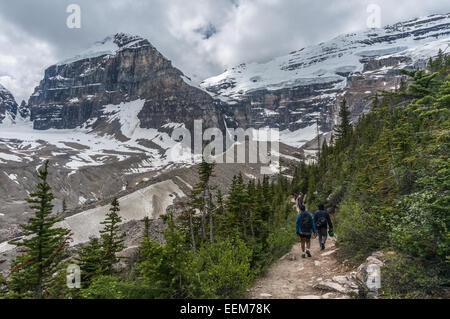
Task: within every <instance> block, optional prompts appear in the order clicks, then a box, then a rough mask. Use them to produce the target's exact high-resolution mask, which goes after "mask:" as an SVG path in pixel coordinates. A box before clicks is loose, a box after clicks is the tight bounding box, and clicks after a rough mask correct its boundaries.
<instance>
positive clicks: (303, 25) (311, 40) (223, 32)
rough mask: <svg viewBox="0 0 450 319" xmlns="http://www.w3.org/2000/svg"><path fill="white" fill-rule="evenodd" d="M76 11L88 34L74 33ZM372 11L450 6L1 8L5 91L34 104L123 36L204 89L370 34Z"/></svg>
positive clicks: (86, 4) (389, 15)
mask: <svg viewBox="0 0 450 319" xmlns="http://www.w3.org/2000/svg"><path fill="white" fill-rule="evenodd" d="M71 3H76V4H78V5H80V6H81V17H82V28H81V29H69V28H67V26H66V19H67V16H68V13H66V8H67V6H68V5H69V4H71ZM370 3H376V4H379V5H380V7H381V10H382V11H381V14H382V15H381V18H382V24H383V25H386V24H392V23H395V22H398V21H401V20H404V19H409V18H413V17H416V16H424V15H428V14H432V13H447V12H449V11H450V4H449V2H448V1H447V0H428V1H418V0H397V1H390V0H368V1H365V0H346V1H344V0H343V1H331V0H328V1H324V0H314V1H313V0H309V1H306V0H214V1H213V0H191V1H187V0H147V1H145V0H109V1H106V0H96V1H92V0H40V1H36V0H22V1H14V2H12V1H7V0H0V83H2V84H3V85H5V86H6V87H8V88H9V89H10V90H11V91H12V92H13V94H15V96H16V97H17V99H18V100H19V101H20V100H21V99H27V98H28V96H29V95H30V94H31V92H32V90H33V88H34V86H36V85H37V83H38V81H39V80H40V79H41V78H42V76H43V71H44V69H45V67H48V66H49V65H51V64H53V63H55V62H57V61H58V60H61V59H63V58H65V57H69V56H72V55H74V54H75V53H77V52H79V51H81V50H83V49H84V48H86V47H88V46H90V44H92V43H93V42H95V41H97V40H101V39H103V38H104V37H105V36H107V35H109V34H114V33H116V32H128V33H133V34H139V35H141V36H144V37H146V38H148V39H149V40H150V41H151V42H152V43H153V44H154V45H155V46H156V47H157V48H158V49H159V50H160V51H161V52H162V53H163V54H164V55H165V56H166V57H168V58H169V59H171V60H172V61H173V63H174V65H175V66H177V67H179V68H180V69H181V70H182V71H183V72H185V73H186V74H187V75H189V76H190V77H192V78H193V79H195V80H197V81H200V80H202V79H204V78H206V77H208V76H212V75H216V74H218V73H220V72H222V71H223V70H224V69H225V68H228V67H232V66H234V65H236V64H239V63H242V62H247V61H258V62H261V61H266V60H268V59H270V58H272V57H274V56H277V55H282V54H286V53H288V52H290V51H292V50H296V49H300V48H302V47H304V46H307V45H310V44H315V43H318V42H321V41H325V40H328V39H331V38H333V37H334V36H337V35H338V34H341V33H346V32H353V31H357V30H361V29H364V28H365V27H366V20H367V17H368V14H367V12H366V8H367V6H368V4H370Z"/></svg>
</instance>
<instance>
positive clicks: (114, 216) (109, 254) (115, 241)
mask: <svg viewBox="0 0 450 319" xmlns="http://www.w3.org/2000/svg"><path fill="white" fill-rule="evenodd" d="M119 211H120V207H119V201H118V199H117V198H114V199H113V201H112V203H111V208H110V209H109V213H108V214H106V218H105V220H104V221H103V222H101V224H102V225H104V228H103V229H102V230H101V231H100V234H101V239H102V247H103V264H104V265H106V268H107V270H108V273H109V274H112V266H113V265H114V264H116V263H118V262H119V258H118V257H117V255H116V254H117V253H118V252H120V251H122V250H123V249H124V248H125V245H124V244H123V241H124V239H123V238H124V237H125V234H119V233H118V230H119V224H120V223H121V222H122V218H121V217H120V216H119V214H118V212H119Z"/></svg>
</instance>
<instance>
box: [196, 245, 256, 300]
mask: <svg viewBox="0 0 450 319" xmlns="http://www.w3.org/2000/svg"><path fill="white" fill-rule="evenodd" d="M251 257H252V251H251V249H249V248H248V247H247V246H246V244H245V243H244V242H243V241H242V240H240V239H221V240H219V241H218V242H215V243H212V244H208V245H206V246H204V247H202V248H201V249H200V250H199V251H198V254H197V256H196V258H195V259H194V260H193V263H192V267H191V269H190V272H189V275H188V277H189V281H190V289H189V294H190V295H189V297H190V298H238V297H241V296H242V294H243V292H244V291H245V289H246V288H247V287H248V285H249V284H250V282H251V280H252V274H251V270H250V261H251Z"/></svg>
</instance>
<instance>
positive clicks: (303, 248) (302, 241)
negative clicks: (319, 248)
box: [300, 238, 306, 253]
mask: <svg viewBox="0 0 450 319" xmlns="http://www.w3.org/2000/svg"><path fill="white" fill-rule="evenodd" d="M300 242H301V245H302V252H303V253H304V252H305V242H306V239H305V238H302V239H301V241H300Z"/></svg>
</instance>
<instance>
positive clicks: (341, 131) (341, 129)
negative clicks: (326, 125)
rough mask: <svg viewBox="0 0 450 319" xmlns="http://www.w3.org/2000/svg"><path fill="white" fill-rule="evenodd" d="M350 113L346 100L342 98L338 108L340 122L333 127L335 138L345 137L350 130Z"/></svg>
mask: <svg viewBox="0 0 450 319" xmlns="http://www.w3.org/2000/svg"><path fill="white" fill-rule="evenodd" d="M350 115H351V113H350V111H349V110H348V106H347V101H346V100H345V99H344V101H343V102H342V103H341V108H340V110H339V118H340V123H339V124H338V125H336V127H335V128H334V133H335V135H336V139H345V138H346V137H348V135H349V134H350V132H351V131H352V124H351V123H350Z"/></svg>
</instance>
